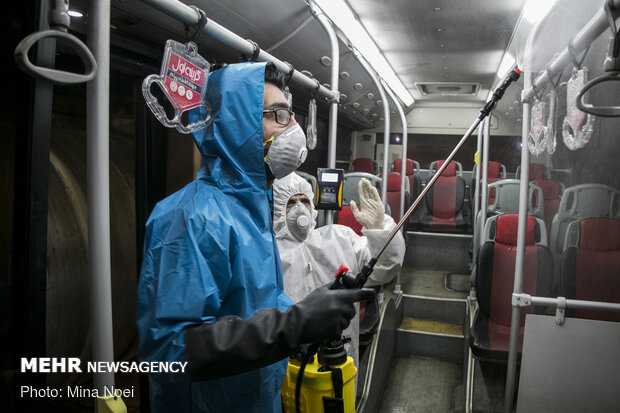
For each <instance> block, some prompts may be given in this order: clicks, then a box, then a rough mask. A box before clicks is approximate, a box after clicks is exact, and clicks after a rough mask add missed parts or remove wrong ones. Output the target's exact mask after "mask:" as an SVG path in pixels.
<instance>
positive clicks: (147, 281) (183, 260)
mask: <svg viewBox="0 0 620 413" xmlns="http://www.w3.org/2000/svg"><path fill="white" fill-rule="evenodd" d="M186 215H187V213H186V211H179V212H178V213H177V214H172V216H173V219H167V220H164V221H163V222H161V220H159V219H157V216H155V217H154V219H151V220H149V222H148V223H147V234H146V240H145V248H144V261H143V265H142V273H141V276H140V283H139V286H138V330H139V339H140V343H139V344H140V352H139V353H140V358H141V359H144V360H162V361H177V360H185V359H186V355H185V344H184V342H185V338H184V334H185V332H184V330H185V328H186V327H188V326H191V325H196V324H202V323H209V322H212V321H214V320H215V318H216V315H217V314H218V312H219V309H220V302H221V296H222V295H224V294H225V293H226V288H227V285H228V283H229V281H230V276H229V272H228V271H227V270H228V268H229V265H228V260H227V259H225V258H224V259H222V257H226V255H225V254H224V252H223V251H222V249H223V248H225V246H224V245H222V244H221V243H218V242H214V241H213V237H211V236H210V234H209V233H207V232H205V231H204V229H202V230H201V228H204V225H201V223H200V222H197V221H199V220H200V219H199V218H196V217H187V216H186ZM218 257H219V259H218Z"/></svg>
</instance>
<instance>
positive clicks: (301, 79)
mask: <svg viewBox="0 0 620 413" xmlns="http://www.w3.org/2000/svg"><path fill="white" fill-rule="evenodd" d="M142 2H144V3H146V4H148V5H150V6H152V7H154V8H156V9H157V10H159V11H161V12H163V13H165V14H167V15H168V16H171V17H174V18H175V19H177V20H178V21H180V22H181V23H184V24H187V25H188V26H196V25H198V23H199V22H200V15H199V14H198V13H196V11H195V10H194V9H192V8H191V7H190V6H188V5H186V4H183V3H181V2H180V1H178V0H142ZM203 33H204V34H206V35H207V36H210V37H212V38H214V39H215V40H218V41H220V42H221V43H222V44H225V45H227V46H229V47H231V48H233V49H235V50H238V51H239V52H241V53H243V54H244V55H249V56H251V55H252V54H253V53H254V44H253V43H252V42H250V41H248V40H246V39H244V38H242V37H240V36H238V35H237V34H235V33H233V32H231V31H230V30H228V29H226V28H225V27H223V26H220V25H219V24H217V23H216V22H214V21H213V20H211V19H209V21H208V22H207V24H206V26H205V28H204V30H203ZM257 60H259V61H263V62H272V63H273V64H275V66H276V67H277V68H278V69H279V70H280V71H282V72H284V73H288V72H289V71H290V67H289V65H288V64H286V63H284V62H283V61H281V60H279V59H277V58H275V57H273V56H272V55H270V54H269V53H267V52H265V51H264V50H261V51H260V52H259V54H258V57H257ZM291 81H292V82H296V83H298V84H300V85H302V86H304V87H307V88H309V89H312V90H314V89H316V82H315V81H314V80H313V79H310V78H309V77H307V76H306V75H303V74H301V73H300V72H298V71H297V70H295V71H294V72H293V76H292V78H291ZM332 85H333V84H332ZM332 89H333V87H332ZM317 96H321V97H326V98H327V99H328V100H329V101H330V102H332V101H336V102H337V101H338V99H339V95H338V94H337V93H334V92H333V91H331V90H329V89H327V88H326V87H324V86H319V89H318V92H317Z"/></svg>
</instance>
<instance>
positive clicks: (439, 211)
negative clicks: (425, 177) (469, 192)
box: [419, 161, 467, 230]
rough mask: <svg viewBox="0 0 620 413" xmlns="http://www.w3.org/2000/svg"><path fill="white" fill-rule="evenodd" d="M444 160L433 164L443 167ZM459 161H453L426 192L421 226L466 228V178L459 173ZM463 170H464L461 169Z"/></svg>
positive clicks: (443, 228)
mask: <svg viewBox="0 0 620 413" xmlns="http://www.w3.org/2000/svg"><path fill="white" fill-rule="evenodd" d="M443 162H444V161H436V162H433V163H432V164H431V169H434V167H435V166H439V167H441V165H443ZM457 166H458V163H457V162H455V161H451V162H450V164H449V165H448V167H447V168H446V169H445V170H444V171H443V173H442V174H441V176H440V177H439V179H437V180H436V181H435V184H434V185H433V187H432V188H430V190H429V191H428V192H427V193H426V196H425V197H424V202H423V203H422V204H423V205H424V207H425V208H423V209H422V210H421V211H420V215H419V219H420V226H421V227H422V228H423V229H429V230H464V229H466V228H467V222H466V221H465V218H464V217H463V206H464V204H465V180H464V179H463V178H462V177H461V176H460V175H458V172H457ZM461 172H462V171H461Z"/></svg>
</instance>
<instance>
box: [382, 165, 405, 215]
mask: <svg viewBox="0 0 620 413" xmlns="http://www.w3.org/2000/svg"><path fill="white" fill-rule="evenodd" d="M405 190H406V192H405V208H407V206H408V205H409V188H405ZM400 193H401V175H400V172H388V176H387V204H388V205H389V206H390V210H391V212H392V213H391V216H392V218H394V221H395V222H399V221H400V218H401V216H400Z"/></svg>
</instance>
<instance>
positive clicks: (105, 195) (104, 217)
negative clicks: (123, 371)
mask: <svg viewBox="0 0 620 413" xmlns="http://www.w3.org/2000/svg"><path fill="white" fill-rule="evenodd" d="M88 43H89V44H90V49H91V50H92V51H93V55H94V56H95V59H96V61H97V63H98V69H97V75H96V76H95V79H94V80H92V81H91V82H89V83H88V85H87V151H86V153H87V186H88V269H89V274H90V279H91V285H90V289H91V294H90V295H91V322H90V323H91V332H92V340H93V360H94V361H107V362H112V361H114V340H113V331H112V286H111V264H110V182H109V176H110V172H109V159H110V158H109V129H110V126H109V110H110V93H109V88H110V0H100V1H95V2H93V3H92V11H91V24H89V31H88ZM106 386H114V373H112V372H106V373H95V374H94V388H95V389H97V390H98V391H99V394H103V391H104V387H106Z"/></svg>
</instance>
